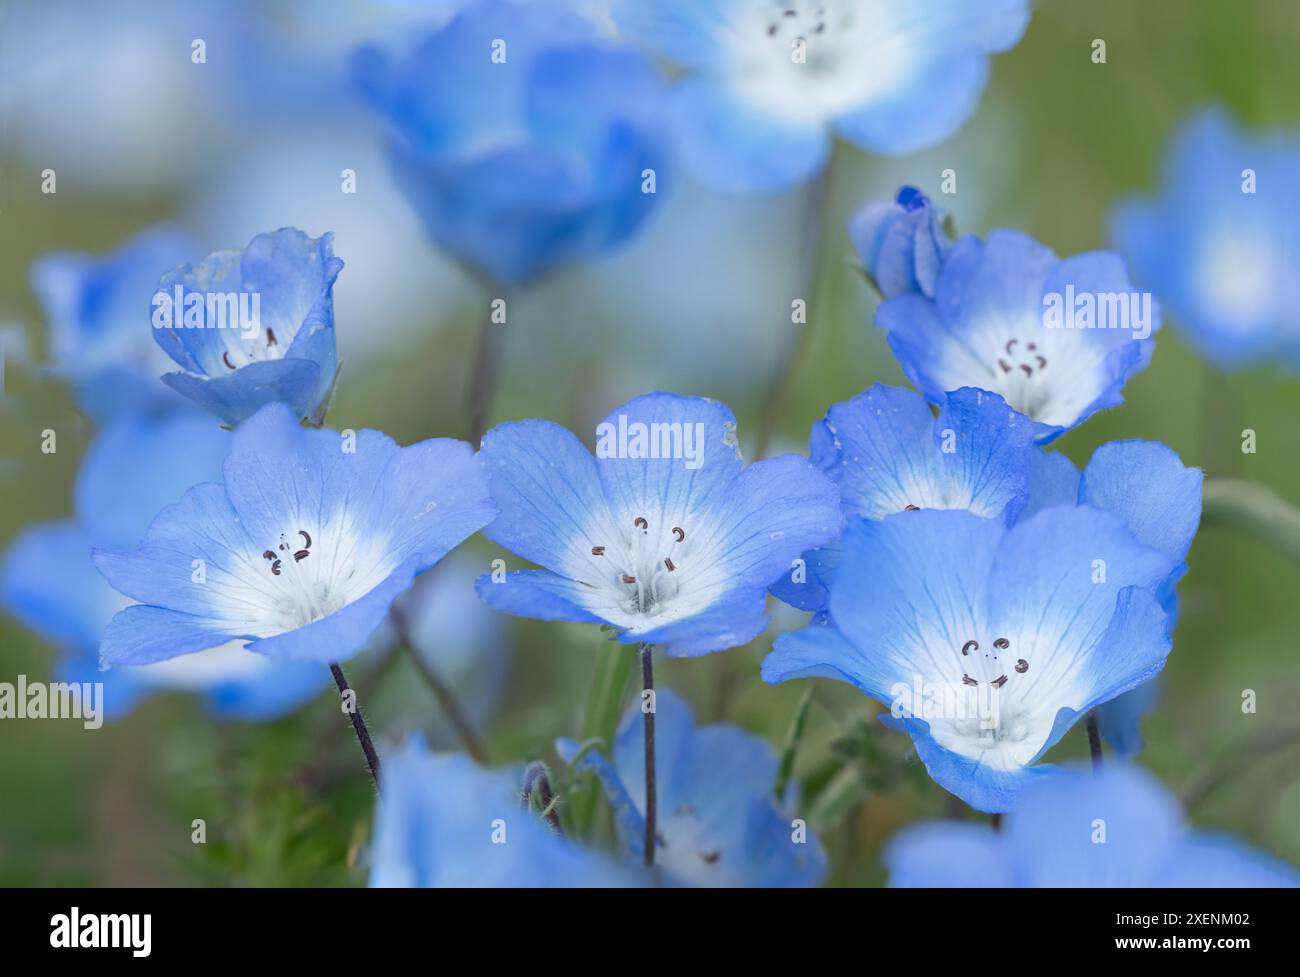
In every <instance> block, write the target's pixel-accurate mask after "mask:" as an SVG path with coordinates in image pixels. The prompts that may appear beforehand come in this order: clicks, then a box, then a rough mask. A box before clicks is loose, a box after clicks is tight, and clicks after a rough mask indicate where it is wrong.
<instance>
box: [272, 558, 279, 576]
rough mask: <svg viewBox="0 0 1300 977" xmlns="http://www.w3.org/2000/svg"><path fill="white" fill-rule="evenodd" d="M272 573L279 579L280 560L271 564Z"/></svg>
mask: <svg viewBox="0 0 1300 977" xmlns="http://www.w3.org/2000/svg"><path fill="white" fill-rule="evenodd" d="M271 573H272V574H273V575H274V576H277V577H278V576H279V575H280V561H279V560H276V561H275V562H274V563H272V564H271Z"/></svg>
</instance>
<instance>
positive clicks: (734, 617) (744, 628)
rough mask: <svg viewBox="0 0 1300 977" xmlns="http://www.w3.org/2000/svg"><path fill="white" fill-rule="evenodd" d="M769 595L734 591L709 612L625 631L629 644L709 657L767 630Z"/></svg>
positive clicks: (753, 590) (678, 654)
mask: <svg viewBox="0 0 1300 977" xmlns="http://www.w3.org/2000/svg"><path fill="white" fill-rule="evenodd" d="M766 605H767V595H766V593H765V592H764V591H763V590H762V589H761V588H750V589H742V590H733V591H731V592H730V593H728V594H726V595H724V596H722V597H720V598H718V599H717V600H716V601H714V602H713V603H712V604H710V605H709V607H708V608H707V609H706V610H703V611H701V612H700V613H698V614H695V615H692V616H691V617H684V618H681V619H679V620H677V621H673V622H672V623H671V624H665V625H662V626H660V627H657V628H651V629H649V630H643V631H636V630H632V631H625V632H623V633H622V634H621V635H620V636H619V640H620V641H623V642H625V643H627V644H651V645H655V646H656V647H657V648H660V649H661V650H662V651H663V652H664V653H665V654H666V655H668V656H669V657H670V658H686V657H693V656H696V655H707V654H710V653H711V652H715V651H722V650H723V649H725V648H735V647H738V646H739V645H744V644H748V643H749V642H751V641H753V640H754V639H755V638H757V637H758V636H759V635H760V634H762V633H763V631H764V630H765V629H766V628H767V615H766V610H765V609H766Z"/></svg>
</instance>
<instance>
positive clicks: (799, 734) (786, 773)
mask: <svg viewBox="0 0 1300 977" xmlns="http://www.w3.org/2000/svg"><path fill="white" fill-rule="evenodd" d="M812 693H813V687H812V685H809V686H808V687H807V688H806V689H804V693H803V695H802V696H801V697H800V699H799V704H798V705H797V706H795V709H794V716H793V717H791V719H790V728H789V729H788V730H787V731H786V734H785V748H784V749H783V750H782V751H781V766H780V768H779V769H778V770H777V773H776V787H775V790H774V791H773V793H774V794H775V795H776V802H777V803H778V804H780V803H781V800H782V798H784V797H785V789H786V787H787V786H789V783H790V774H791V773H793V772H794V758H795V754H796V753H798V752H799V742H800V741H801V740H802V739H803V730H804V726H805V725H806V724H807V721H808V706H809V704H810V703H811V702H812Z"/></svg>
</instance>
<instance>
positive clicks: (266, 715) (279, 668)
mask: <svg viewBox="0 0 1300 977" xmlns="http://www.w3.org/2000/svg"><path fill="white" fill-rule="evenodd" d="M115 671H117V672H121V671H124V669H116V670H115ZM109 674H113V672H110V673H109ZM328 681H329V673H328V672H327V671H326V670H325V669H324V668H322V667H320V665H317V664H315V663H304V662H273V663H271V665H270V667H268V668H266V669H264V670H262V671H260V672H258V673H256V674H255V675H251V676H246V677H240V678H229V679H219V680H218V681H217V682H215V683H213V685H211V686H210V687H208V688H207V689H205V690H204V698H205V700H206V701H207V703H208V706H209V708H211V710H212V712H213V713H214V714H215V715H217V716H219V717H221V718H222V719H235V720H241V721H244V722H257V721H261V720H268V719H275V718H277V717H279V716H283V715H285V714H286V713H289V712H292V711H293V710H294V709H296V708H298V706H300V705H302V704H303V703H305V702H309V701H310V700H312V699H314V698H315V697H316V696H317V695H319V694H320V691H321V688H322V687H323V686H324V685H325V684H326V683H327V682H328Z"/></svg>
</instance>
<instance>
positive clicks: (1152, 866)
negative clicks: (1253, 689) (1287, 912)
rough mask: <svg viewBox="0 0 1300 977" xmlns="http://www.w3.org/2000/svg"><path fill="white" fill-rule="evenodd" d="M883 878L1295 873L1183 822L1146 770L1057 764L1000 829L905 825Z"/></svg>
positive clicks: (1071, 880)
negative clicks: (1062, 768) (1060, 768)
mask: <svg viewBox="0 0 1300 977" xmlns="http://www.w3.org/2000/svg"><path fill="white" fill-rule="evenodd" d="M884 858H885V864H886V865H887V866H888V868H889V874H890V880H889V884H890V885H892V886H896V887H918V886H919V887H922V888H965V887H978V888H1008V887H1013V888H1038V887H1046V888H1067V887H1068V888H1073V887H1086V888H1131V887H1137V888H1198V887H1206V888H1278V887H1287V888H1291V887H1295V886H1297V885H1300V872H1297V871H1296V869H1295V868H1294V867H1293V866H1291V865H1288V864H1287V863H1285V862H1282V861H1279V860H1278V859H1275V858H1273V857H1271V856H1270V855H1268V854H1266V853H1264V852H1261V851H1258V850H1256V849H1253V848H1250V847H1249V846H1247V845H1245V844H1243V843H1241V842H1240V841H1237V840H1236V839H1235V838H1230V837H1228V836H1226V835H1219V834H1213V833H1208V832H1199V831H1189V830H1188V829H1187V828H1186V827H1185V826H1184V824H1183V820H1182V814H1181V812H1180V811H1179V809H1178V804H1177V802H1176V801H1175V800H1174V798H1173V797H1171V796H1170V795H1169V792H1168V791H1166V790H1165V788H1164V787H1163V786H1162V785H1161V784H1160V783H1159V781H1157V780H1156V779H1155V778H1154V777H1152V776H1151V775H1150V774H1149V773H1147V772H1145V771H1144V770H1141V769H1138V768H1135V767H1127V766H1124V765H1118V766H1115V765H1107V766H1106V768H1105V769H1104V770H1101V771H1099V772H1097V773H1096V774H1095V775H1092V774H1088V773H1082V772H1079V773H1068V774H1067V773H1065V772H1061V773H1060V774H1059V775H1057V776H1055V777H1050V778H1045V779H1044V780H1042V781H1041V782H1040V783H1037V784H1035V785H1033V786H1032V787H1030V788H1029V789H1027V790H1026V791H1025V795H1024V798H1023V800H1022V802H1021V805H1020V807H1019V808H1017V809H1016V810H1015V811H1014V812H1012V813H1011V814H1010V815H1008V817H1007V819H1006V823H1005V825H1004V826H1003V830H1002V831H1001V832H998V831H995V830H994V829H993V828H992V827H991V826H989V825H985V824H975V823H972V822H969V821H967V822H955V821H946V822H934V823H931V824H923V825H919V826H916V827H911V828H907V829H905V830H904V831H903V832H902V833H901V834H899V835H898V836H897V837H896V838H895V839H894V840H893V842H892V843H891V844H890V845H889V847H888V848H887V849H886V850H885V855H884Z"/></svg>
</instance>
